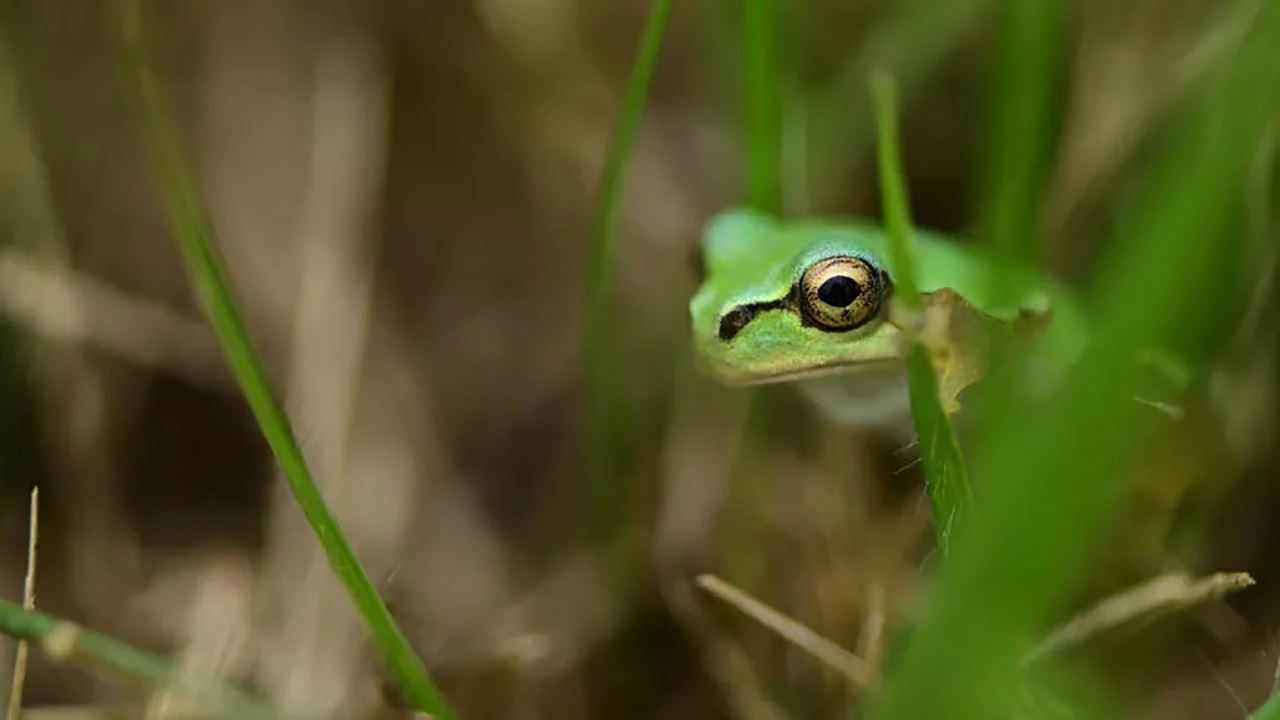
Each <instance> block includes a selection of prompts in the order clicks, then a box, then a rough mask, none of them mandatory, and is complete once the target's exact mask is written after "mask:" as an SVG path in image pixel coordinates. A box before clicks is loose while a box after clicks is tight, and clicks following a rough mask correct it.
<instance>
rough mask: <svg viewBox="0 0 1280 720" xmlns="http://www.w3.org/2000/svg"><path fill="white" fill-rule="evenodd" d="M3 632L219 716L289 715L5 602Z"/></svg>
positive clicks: (269, 719) (269, 718) (268, 718)
mask: <svg viewBox="0 0 1280 720" xmlns="http://www.w3.org/2000/svg"><path fill="white" fill-rule="evenodd" d="M0 632H2V633H4V634H6V635H10V636H12V637H16V638H20V639H22V640H25V641H27V642H29V643H31V644H32V645H33V646H35V647H36V648H38V649H39V650H40V651H41V652H43V653H44V654H45V655H46V656H48V657H49V659H51V660H54V661H56V662H71V661H77V662H80V663H83V664H85V665H89V666H92V667H97V668H101V669H103V670H107V671H110V672H112V673H115V674H117V675H120V676H122V677H125V678H128V679H130V680H137V681H141V682H142V683H144V684H146V685H148V686H150V687H151V688H153V689H155V690H171V691H176V692H178V693H180V694H182V695H184V696H186V697H188V698H190V699H192V700H196V701H199V702H200V703H201V704H202V705H204V706H205V707H206V708H208V709H209V710H210V711H212V712H213V713H215V714H216V715H217V716H218V717H226V718H236V720H240V719H242V718H243V719H244V720H276V719H277V718H283V717H284V715H283V714H282V713H280V712H279V711H277V710H275V709H274V708H272V707H271V706H270V705H269V704H267V703H266V702H264V701H262V700H259V699H258V698H255V697H253V696H252V695H249V694H248V693H245V692H242V691H240V690H237V689H235V688H232V687H230V686H227V685H223V684H220V683H218V682H216V681H214V680H212V679H204V678H198V677H194V676H192V675H189V674H187V673H184V672H183V671H182V670H181V669H179V668H178V667H176V666H174V665H173V664H172V663H170V662H169V661H168V660H166V659H164V658H162V657H160V656H158V655H153V654H151V653H149V652H144V651H142V650H139V649H137V648H135V647H132V646H130V645H126V644H124V643H122V642H120V641H119V640H114V639H112V638H109V637H107V636H105V635H99V634H98V633H95V632H90V631H88V630H85V629H84V628H82V627H80V626H79V625H76V624H75V623H71V622H67V621H66V620H59V619H57V618H53V617H50V616H48V615H45V614H43V613H38V612H34V611H30V610H24V609H23V608H22V607H21V606H19V605H15V604H14V603H11V602H6V601H4V600H0Z"/></svg>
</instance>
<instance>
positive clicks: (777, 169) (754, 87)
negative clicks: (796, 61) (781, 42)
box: [742, 0, 782, 214]
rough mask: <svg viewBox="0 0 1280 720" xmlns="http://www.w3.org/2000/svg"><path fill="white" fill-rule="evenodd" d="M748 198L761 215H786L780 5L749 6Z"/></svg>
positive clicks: (770, 1)
mask: <svg viewBox="0 0 1280 720" xmlns="http://www.w3.org/2000/svg"><path fill="white" fill-rule="evenodd" d="M743 10H744V13H743V20H742V22H743V25H742V40H743V49H744V51H745V54H746V96H747V181H748V187H747V194H748V199H749V201H750V203H751V206H752V207H754V208H755V209H757V210H763V211H764V212H767V213H772V214H777V213H779V212H780V211H781V210H782V82H781V79H780V78H779V71H778V52H777V46H778V43H777V24H778V9H777V6H776V5H775V4H774V0H744V5H743Z"/></svg>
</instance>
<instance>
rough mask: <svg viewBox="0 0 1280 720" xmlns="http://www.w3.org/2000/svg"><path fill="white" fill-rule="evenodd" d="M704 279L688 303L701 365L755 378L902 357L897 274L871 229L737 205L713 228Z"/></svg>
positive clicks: (724, 374) (733, 378)
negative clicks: (894, 307) (895, 302)
mask: <svg viewBox="0 0 1280 720" xmlns="http://www.w3.org/2000/svg"><path fill="white" fill-rule="evenodd" d="M703 259H704V266H705V269H706V279H705V281H704V283H703V285H702V287H701V288H700V289H699V290H698V293H697V294H696V295H695V296H694V297H693V300H692V301H691V302H690V304H689V311H690V314H691V315H692V318H693V333H694V344H695V347H696V351H697V354H698V356H699V358H700V360H701V361H702V364H703V365H704V366H705V367H706V369H707V370H709V371H710V372H711V373H712V374H714V375H715V376H716V377H717V378H719V379H720V380H721V381H723V382H726V383H733V384H748V383H761V382H773V381H781V380H790V379H794V378H797V377H804V376H809V375H813V374H819V373H823V372H831V371H837V370H847V369H852V368H867V367H877V366H884V365H885V364H887V363H893V362H895V361H899V360H901V358H902V357H903V354H904V352H905V342H904V338H903V333H902V332H901V330H899V329H898V328H897V327H896V326H895V325H893V324H892V323H890V322H888V311H889V300H890V297H891V296H892V293H893V280H892V278H891V276H890V273H889V268H888V267H887V265H886V262H885V254H884V248H883V239H882V236H881V235H880V233H879V232H878V231H877V230H876V229H874V228H872V227H870V226H859V225H850V224H840V225H834V224H830V225H821V224H819V225H812V224H810V225H803V226H801V225H788V224H784V223H781V222H779V221H777V220H774V219H773V218H770V217H768V216H766V215H762V214H760V213H756V212H752V211H745V210H735V211H731V212H728V213H725V214H723V215H721V216H719V217H718V218H716V219H715V220H714V221H712V222H711V224H710V225H709V226H708V228H707V232H706V235H705V237H704V239H703Z"/></svg>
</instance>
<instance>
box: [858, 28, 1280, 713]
mask: <svg viewBox="0 0 1280 720" xmlns="http://www.w3.org/2000/svg"><path fill="white" fill-rule="evenodd" d="M1277 42H1280V4H1278V3H1268V4H1266V5H1264V6H1263V7H1262V9H1261V10H1260V11H1259V12H1258V14H1257V16H1256V18H1255V21H1254V24H1253V26H1252V29H1251V32H1250V33H1249V35H1248V36H1247V37H1246V38H1245V39H1244V41H1243V43H1242V44H1241V45H1240V46H1239V47H1238V48H1237V49H1236V51H1235V52H1233V53H1231V54H1230V55H1229V56H1228V58H1227V61H1226V62H1225V63H1224V65H1223V67H1221V72H1219V73H1217V74H1216V75H1215V77H1213V78H1211V79H1210V82H1209V83H1208V85H1207V86H1206V87H1205V88H1204V92H1203V93H1202V94H1201V95H1199V96H1198V97H1196V98H1195V102H1194V103H1193V104H1192V105H1191V106H1190V107H1189V108H1188V109H1187V113H1186V115H1185V117H1184V118H1183V120H1182V122H1181V123H1180V124H1179V125H1178V127H1177V131H1176V132H1175V133H1174V134H1173V135H1172V136H1171V137H1169V138H1167V140H1168V143H1167V145H1166V146H1165V147H1164V151H1163V153H1162V154H1161V155H1160V157H1159V158H1158V162H1157V163H1156V164H1155V166H1154V167H1153V168H1152V169H1151V171H1150V173H1149V174H1148V177H1147V182H1146V183H1145V185H1144V192H1143V194H1142V195H1141V196H1140V197H1139V198H1138V200H1137V202H1136V204H1135V205H1134V207H1133V208H1132V210H1131V212H1130V214H1129V222H1128V224H1127V230H1126V232H1125V234H1124V235H1123V236H1122V237H1119V238H1117V239H1116V241H1115V245H1114V252H1112V253H1111V254H1110V255H1109V256H1108V257H1107V258H1106V259H1105V262H1104V263H1103V265H1102V267H1101V268H1100V271H1099V276H1098V277H1099V280H1098V282H1097V284H1096V287H1095V289H1094V292H1093V293H1092V295H1091V298H1090V299H1091V301H1092V302H1091V306H1092V309H1093V311H1094V314H1093V318H1094V337H1093V342H1092V343H1091V345H1090V347H1089V348H1088V349H1087V351H1086V352H1085V355H1084V356H1083V357H1082V358H1081V360H1080V361H1079V362H1078V363H1077V364H1076V365H1075V366H1074V367H1073V368H1071V369H1070V371H1069V372H1068V373H1067V374H1066V376H1065V377H1064V378H1063V380H1062V382H1061V383H1060V384H1059V385H1058V386H1057V390H1056V391H1055V392H1054V393H1053V394H1052V395H1051V396H1050V397H1049V398H1048V399H1047V401H1046V402H1044V403H1042V404H1033V403H1032V402H1030V401H1029V400H1025V399H1020V400H1016V401H1014V400H1009V401H1007V402H1002V403H1001V406H1000V407H998V408H996V409H995V410H994V411H993V412H992V413H991V415H990V420H989V424H988V427H987V429H986V430H987V432H986V437H985V439H984V441H983V443H982V447H981V461H980V462H979V464H978V465H977V466H976V468H975V469H976V471H977V476H978V477H980V478H981V479H982V493H981V502H979V503H976V504H975V507H974V511H973V514H972V515H971V517H970V519H969V521H968V522H966V523H965V524H964V525H962V526H961V527H960V528H959V530H958V532H957V534H956V537H955V539H954V543H953V552H952V555H951V557H950V561H949V562H947V563H945V564H944V565H943V567H942V570H941V573H940V577H939V579H938V582H937V585H936V587H935V589H934V591H933V594H932V596H931V598H930V603H929V607H928V609H927V612H926V613H925V615H924V617H923V618H922V620H921V623H920V625H919V628H918V631H917V633H916V635H915V636H914V637H913V640H912V642H911V643H910V644H909V646H908V647H907V648H906V649H905V651H904V653H903V656H902V657H901V659H900V661H899V663H898V664H897V666H896V667H895V668H894V670H893V673H892V675H891V677H890V680H889V683H888V685H887V688H886V692H885V695H884V697H883V699H882V702H881V703H880V706H879V711H880V716H881V717H885V718H904V719H905V718H921V717H948V718H960V719H964V718H975V719H977V718H991V717H1002V716H1005V714H1006V713H1007V712H1009V710H1010V708H1011V703H1012V702H1013V698H1014V696H1015V695H1016V694H1017V691H1016V688H1017V687H1019V686H1020V678H1021V672H1020V658H1021V657H1022V654H1023V652H1025V650H1026V648H1027V647H1028V643H1029V642H1031V641H1032V640H1033V638H1034V637H1035V635H1036V633H1038V632H1040V631H1042V630H1043V627H1042V626H1043V624H1044V622H1045V621H1046V620H1047V619H1048V615H1049V613H1050V612H1052V611H1053V610H1054V609H1055V608H1057V607H1058V603H1059V602H1060V598H1061V594H1062V592H1063V590H1064V589H1065V588H1066V586H1067V583H1068V582H1069V581H1070V580H1071V578H1072V577H1073V576H1074V575H1075V573H1076V572H1077V571H1078V570H1079V569H1080V567H1081V563H1082V562H1083V561H1084V559H1085V557H1086V553H1087V552H1088V551H1089V550H1090V549H1091V547H1092V546H1091V543H1090V540H1091V539H1093V538H1094V536H1095V534H1096V531H1097V529H1098V528H1099V527H1100V526H1101V523H1102V522H1103V521H1104V520H1105V519H1106V518H1107V517H1108V513H1109V511H1110V510H1111V508H1112V507H1113V505H1114V502H1115V500H1116V494H1117V491H1118V487H1119V484H1120V483H1119V482H1118V480H1117V478H1118V476H1119V475H1118V470H1119V468H1120V467H1121V466H1122V464H1123V463H1124V462H1125V461H1126V460H1127V459H1128V458H1129V457H1130V452H1131V448H1132V441H1133V439H1134V438H1135V435H1136V433H1137V432H1138V431H1139V429H1140V427H1141V420H1142V419H1143V417H1144V416H1143V415H1142V414H1141V413H1142V410H1141V407H1140V405H1139V404H1138V403H1137V402H1135V401H1134V399H1133V396H1132V389H1133V387H1134V386H1135V381H1136V379H1137V375H1138V370H1137V364H1136V363H1135V362H1134V358H1136V357H1138V355H1139V354H1140V353H1141V352H1142V351H1143V350H1144V349H1145V348H1152V347H1162V346H1166V345H1169V344H1183V345H1188V344H1195V343H1199V342H1203V340H1204V339H1205V338H1206V336H1207V334H1208V333H1210V332H1211V331H1212V330H1213V329H1214V325H1215V324H1216V322H1217V321H1218V320H1219V314H1218V313H1217V312H1215V310H1221V308H1217V307H1215V306H1214V305H1213V304H1212V303H1205V297H1204V293H1201V292H1196V293H1188V292H1186V279H1187V278H1189V277H1196V278H1214V277H1224V276H1229V272H1227V270H1228V269H1227V268H1224V267H1223V265H1222V263H1223V262H1224V258H1230V257H1231V256H1232V252H1231V250H1232V246H1233V245H1234V244H1235V243H1237V242H1238V237H1236V236H1235V234H1234V233H1232V232H1231V231H1230V223H1229V221H1230V219H1231V217H1232V213H1233V212H1234V211H1235V210H1236V209H1238V207H1239V202H1238V200H1239V194H1240V191H1241V188H1242V182H1243V178H1244V174H1245V170H1246V168H1247V165H1248V161H1249V159H1250V157H1251V154H1252V152H1253V149H1254V148H1255V146H1256V143H1257V142H1258V140H1259V138H1260V136H1261V135H1262V133H1263V130H1264V128H1265V127H1266V125H1267V123H1268V122H1269V120H1270V119H1271V118H1272V117H1273V116H1274V113H1275V111H1276V108H1277V102H1278V101H1280V55H1277V54H1276V53H1275V52H1274V48H1275V46H1276V43H1277ZM1138 277H1141V281H1140V282H1137V281H1135V278H1138ZM921 688H928V692H922V691H921Z"/></svg>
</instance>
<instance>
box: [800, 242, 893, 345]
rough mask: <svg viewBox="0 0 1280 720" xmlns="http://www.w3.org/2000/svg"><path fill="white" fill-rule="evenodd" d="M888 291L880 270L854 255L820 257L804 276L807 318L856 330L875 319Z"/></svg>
mask: <svg viewBox="0 0 1280 720" xmlns="http://www.w3.org/2000/svg"><path fill="white" fill-rule="evenodd" d="M884 291H885V280H884V277H883V276H882V275H881V273H880V271H879V270H877V269H876V268H875V266H873V265H872V264H871V263H869V262H867V261H866V260H863V259H862V258H858V257H852V256H840V257H833V258H827V259H826V260H819V261H818V262H816V263H814V264H812V265H810V266H809V269H808V270H805V271H804V275H803V276H802V277H801V278H800V303H801V306H802V307H803V310H804V314H805V317H807V318H808V319H809V320H811V321H812V322H813V323H814V324H816V325H818V326H819V327H822V328H824V329H826V330H852V329H853V328H856V327H858V326H860V325H863V324H865V323H866V322H867V321H869V320H871V319H872V318H874V317H875V316H876V313H877V312H878V311H879V309H880V302H881V300H882V299H883V297H884Z"/></svg>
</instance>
